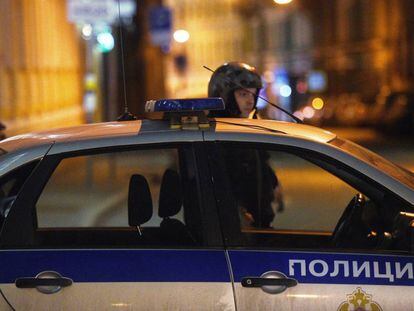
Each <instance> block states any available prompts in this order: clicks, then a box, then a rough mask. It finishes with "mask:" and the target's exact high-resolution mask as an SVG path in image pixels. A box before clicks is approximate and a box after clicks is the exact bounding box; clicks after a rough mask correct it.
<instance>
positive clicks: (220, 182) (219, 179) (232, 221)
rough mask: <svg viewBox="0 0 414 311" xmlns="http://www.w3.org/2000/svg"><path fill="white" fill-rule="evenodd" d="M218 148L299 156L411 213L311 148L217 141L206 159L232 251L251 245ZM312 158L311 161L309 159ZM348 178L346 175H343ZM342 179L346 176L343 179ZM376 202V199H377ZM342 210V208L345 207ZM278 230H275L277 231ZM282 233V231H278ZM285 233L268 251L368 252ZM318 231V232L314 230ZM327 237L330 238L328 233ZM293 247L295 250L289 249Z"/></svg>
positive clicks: (397, 199)
mask: <svg viewBox="0 0 414 311" xmlns="http://www.w3.org/2000/svg"><path fill="white" fill-rule="evenodd" d="M221 145H232V146H237V147H239V146H243V147H246V148H249V147H251V148H256V147H257V146H259V148H258V149H263V150H269V151H281V152H287V153H290V154H293V155H295V156H299V157H300V158H302V159H305V160H307V161H309V162H311V163H313V164H315V165H316V166H318V167H320V168H321V169H323V170H325V171H327V172H328V173H330V174H332V175H334V176H336V177H338V178H339V179H341V180H342V181H344V182H345V183H347V184H349V185H350V186H352V187H353V188H355V189H356V190H357V189H359V190H357V191H361V192H363V193H365V194H366V195H368V196H371V199H374V198H375V197H376V196H378V195H381V193H382V194H383V195H384V197H385V199H384V200H387V202H395V203H396V204H401V206H404V207H405V209H404V210H403V211H412V206H411V204H410V203H409V202H407V201H405V200H403V199H402V198H400V197H399V196H398V195H397V194H394V193H392V192H391V191H390V190H389V189H387V188H386V187H384V186H383V185H381V184H380V183H378V182H377V181H375V180H373V179H371V178H370V177H368V176H366V175H364V174H362V173H361V172H358V171H357V170H355V169H354V168H352V167H350V166H348V165H347V164H345V163H343V162H341V161H339V160H337V159H335V158H333V157H330V156H328V155H326V154H323V153H321V152H320V151H317V150H314V149H308V148H306V147H298V146H289V145H286V144H279V143H270V142H262V141H258V142H252V141H250V142H246V141H239V140H237V141H232V140H225V139H221V140H219V141H211V142H209V149H208V150H209V160H210V169H211V174H212V177H213V180H214V181H215V182H214V190H215V193H216V198H217V208H218V210H219V216H220V222H221V227H222V231H223V234H224V241H225V247H227V248H232V249H234V248H235V249H251V248H252V246H248V245H242V241H243V237H242V234H241V230H240V221H239V215H238V210H237V206H236V203H235V202H234V201H232V200H231V198H230V196H229V195H228V192H229V191H231V190H230V189H226V187H228V185H227V184H226V179H227V177H226V176H224V175H225V174H224V173H223V172H225V168H224V161H223V159H222V158H221V156H220V154H219V153H220V151H219V148H220V146H221ZM311 158H312V160H311ZM345 175H347V176H345ZM344 176H345V177H344ZM355 178H356V179H357V180H358V181H360V182H361V183H360V184H357V185H355V180H353V179H355ZM376 199H378V198H376ZM344 209H345V206H344ZM276 231H278V230H276ZM281 231H282V230H281ZM283 231H284V232H277V233H272V234H275V235H280V245H278V246H277V247H270V249H272V250H273V249H279V250H286V249H294V250H295V251H296V250H298V251H299V250H305V251H321V252H332V251H341V252H342V251H344V252H356V253H365V252H367V250H364V249H357V248H354V249H337V248H333V247H332V248H321V247H319V248H318V245H319V244H320V242H321V241H324V237H323V236H326V235H327V234H325V233H322V234H311V233H308V232H304V231H303V232H302V231H299V230H291V231H290V232H289V231H288V230H283ZM315 232H317V231H315ZM329 236H331V235H330V234H329ZM296 239H303V241H304V242H302V243H296V244H299V245H304V244H305V243H306V245H307V247H306V248H303V247H296V246H295V240H296ZM291 245H293V246H295V247H294V248H292V247H289V246H291ZM254 248H258V249H261V248H263V249H265V250H268V249H269V248H267V247H260V246H257V247H254ZM368 251H369V252H375V253H384V254H390V253H392V254H404V255H407V252H405V251H399V250H373V249H370V250H368ZM410 253H413V248H411V249H410Z"/></svg>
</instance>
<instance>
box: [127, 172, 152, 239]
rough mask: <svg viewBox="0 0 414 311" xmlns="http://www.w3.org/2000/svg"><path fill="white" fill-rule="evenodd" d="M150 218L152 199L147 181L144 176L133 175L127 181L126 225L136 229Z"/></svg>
mask: <svg viewBox="0 0 414 311" xmlns="http://www.w3.org/2000/svg"><path fill="white" fill-rule="evenodd" d="M151 217H152V198H151V192H150V188H149V185H148V182H147V180H146V179H145V177H144V176H142V175H139V174H134V175H132V176H131V178H130V180H129V190H128V224H129V225H130V226H131V227H137V229H138V231H139V233H140V234H141V230H140V226H141V225H142V224H144V223H146V222H147V221H148V220H150V219H151Z"/></svg>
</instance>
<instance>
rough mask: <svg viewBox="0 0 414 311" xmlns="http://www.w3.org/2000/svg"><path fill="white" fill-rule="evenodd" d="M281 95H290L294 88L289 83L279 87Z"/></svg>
mask: <svg viewBox="0 0 414 311" xmlns="http://www.w3.org/2000/svg"><path fill="white" fill-rule="evenodd" d="M279 93H280V96H282V97H289V96H290V95H291V94H292V89H291V87H290V86H289V85H287V84H285V85H282V86H281V87H280V88H279Z"/></svg>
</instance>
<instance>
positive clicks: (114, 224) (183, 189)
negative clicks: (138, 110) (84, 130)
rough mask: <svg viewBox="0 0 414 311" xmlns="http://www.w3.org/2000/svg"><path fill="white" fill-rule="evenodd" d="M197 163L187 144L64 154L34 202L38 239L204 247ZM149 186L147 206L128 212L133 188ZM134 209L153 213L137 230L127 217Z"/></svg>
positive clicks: (141, 212)
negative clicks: (199, 218)
mask: <svg viewBox="0 0 414 311" xmlns="http://www.w3.org/2000/svg"><path fill="white" fill-rule="evenodd" d="M193 165H194V162H192V159H191V152H189V151H188V149H187V148H164V149H147V150H144V149H140V150H130V151H117V152H105V153H94V154H86V155H79V156H70V157H64V158H62V159H61V160H60V161H59V163H58V165H57V166H56V168H55V169H54V171H53V173H52V174H51V176H50V178H49V180H48V181H47V183H46V185H45V187H44V189H43V191H42V193H41V194H40V196H39V198H38V200H37V203H36V218H37V219H36V221H37V234H38V235H39V237H40V238H39V239H38V240H40V241H42V242H41V243H42V244H46V245H47V244H48V243H49V244H50V243H52V244H53V243H54V241H55V240H54V239H52V238H51V236H52V235H55V236H56V234H57V235H61V241H63V243H66V242H64V241H67V243H69V244H79V243H80V244H82V243H84V244H85V245H90V246H92V245H100V244H105V243H106V244H108V243H114V244H118V245H127V246H128V245H149V246H151V245H159V246H164V245H201V244H202V242H203V241H202V234H201V231H202V227H201V225H200V224H198V223H197V224H195V223H194V222H196V221H197V219H198V216H197V215H198V213H199V205H198V195H197V190H196V187H195V185H196V184H197V180H196V175H195V174H194V168H193ZM136 179H139V180H141V181H143V182H142V183H140V184H136V183H134V182H133V180H136ZM146 185H148V192H149V199H148V200H147V201H146V202H147V204H146V206H145V207H142V205H140V206H141V207H140V206H138V207H135V206H134V207H133V210H129V209H128V204H129V202H130V201H131V197H135V198H136V197H137V195H135V194H134V193H135V192H136V193H143V192H142V189H139V188H137V187H144V186H145V187H146ZM144 190H145V189H144ZM132 192H134V193H132ZM189 193H191V196H190V195H188V194H189ZM138 199H139V198H138ZM130 204H131V203H130ZM147 205H149V206H147ZM131 211H132V213H133V214H134V215H137V217H141V216H140V215H143V214H145V215H146V216H145V217H147V219H145V220H144V221H143V222H141V223H140V224H139V228H137V227H138V226H136V225H135V224H134V225H131V223H130V221H129V219H130V217H131V215H130V213H131ZM141 218H142V217H141ZM67 232H72V234H73V236H72V237H73V238H72V239H71V238H70V237H69V235H68V233H67ZM117 237H118V238H117ZM111 241H112V242H111ZM56 243H57V242H56Z"/></svg>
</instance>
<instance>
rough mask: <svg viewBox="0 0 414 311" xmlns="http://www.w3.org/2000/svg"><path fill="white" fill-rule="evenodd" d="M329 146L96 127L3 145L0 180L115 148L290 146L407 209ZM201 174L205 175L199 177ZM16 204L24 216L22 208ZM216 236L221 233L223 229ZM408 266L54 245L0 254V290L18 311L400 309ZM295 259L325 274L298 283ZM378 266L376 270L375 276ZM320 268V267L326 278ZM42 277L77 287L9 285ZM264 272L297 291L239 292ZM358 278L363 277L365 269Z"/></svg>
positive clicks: (230, 129) (292, 130) (222, 251)
mask: <svg viewBox="0 0 414 311" xmlns="http://www.w3.org/2000/svg"><path fill="white" fill-rule="evenodd" d="M335 138H336V135H335V134H333V133H330V132H328V131H324V130H321V129H317V128H314V127H311V126H307V125H299V124H292V123H287V122H275V121H268V120H244V119H217V120H215V121H214V120H213V121H212V122H211V126H210V128H206V129H202V130H200V129H198V130H181V129H172V128H170V126H169V123H168V121H149V120H144V121H128V122H111V123H103V124H93V125H85V126H79V127H72V128H67V129H60V130H56V131H48V132H43V133H35V134H28V135H21V136H20V137H14V138H9V139H7V140H5V141H4V142H0V148H2V149H4V150H5V151H6V152H7V153H6V154H4V155H2V156H1V157H0V161H1V162H0V177H1V176H2V175H4V174H7V173H8V172H10V171H12V170H14V169H15V168H17V167H19V166H21V165H23V164H25V163H28V162H30V161H33V160H36V159H41V158H43V157H45V156H46V157H45V161H42V162H40V165H39V166H41V165H42V163H46V162H47V160H48V157H47V156H51V157H50V158H53V156H54V155H64V156H66V153H68V154H72V153H77V152H79V151H82V152H83V151H95V150H101V149H105V150H106V149H112V150H118V149H119V148H120V147H125V148H128V147H131V146H138V147H141V146H147V147H148V148H150V147H151V146H153V145H160V144H161V145H163V144H167V145H174V144H176V143H192V142H205V143H206V144H205V145H206V146H210V145H213V143H214V142H234V143H242V144H244V143H246V144H249V143H253V144H255V145H257V144H266V145H274V146H282V147H289V148H292V149H294V150H297V151H301V152H305V153H306V152H308V153H309V152H313V153H317V154H319V155H320V156H321V157H326V158H330V159H332V160H334V161H336V162H338V163H340V164H341V165H344V166H346V167H349V168H350V169H352V170H353V171H355V172H358V173H359V174H362V175H364V176H366V177H367V178H368V179H370V180H372V181H375V182H376V183H378V184H379V185H381V186H383V187H385V188H387V189H388V190H389V191H390V192H392V193H394V194H395V195H397V196H399V197H400V198H402V199H403V200H404V201H405V202H408V203H409V204H411V205H414V191H413V189H411V188H409V187H408V186H406V185H404V184H403V183H401V182H400V181H398V180H396V179H394V178H393V177H391V176H389V175H387V174H386V173H384V172H382V171H381V170H379V169H377V168H376V167H374V166H373V165H371V164H370V163H368V162H366V161H363V160H362V159H361V158H358V157H357V156H356V155H353V154H352V153H351V152H346V151H344V150H342V149H340V148H339V147H337V146H335V145H333V144H331V143H330V142H331V141H333V140H334V139H335ZM200 145H201V144H200ZM123 149H124V148H123ZM138 149H139V148H138ZM207 149H208V147H206V150H207ZM194 150H195V149H193V151H194ZM201 150H203V149H202V148H200V150H198V151H197V152H201ZM197 152H196V153H197ZM207 153H208V152H207ZM206 157H207V156H206ZM197 159H198V158H197ZM197 161H198V160H197ZM204 161H205V162H206V163H203V166H204V167H207V166H208V164H209V163H207V160H204ZM197 165H199V164H197ZM195 168H199V167H198V166H197V167H195ZM35 171H36V169H35ZM38 171H40V169H39V170H38ZM205 171H208V169H207V168H205ZM193 174H194V172H193ZM204 174H205V175H206V176H204V177H205V179H206V180H209V182H211V183H212V184H214V183H215V181H214V178H213V177H215V176H216V175H215V174H213V173H212V172H210V174H211V175H209V173H208V172H204ZM32 180H35V178H32ZM217 183H218V182H217ZM207 188H208V187H207ZM212 188H213V187H212V186H211V189H201V191H202V195H201V196H206V195H210V196H211V197H212V196H214V194H212V193H211V192H212V191H213V190H212ZM32 191H33V190H32ZM203 191H204V192H203ZM208 191H211V192H208ZM17 200H19V197H18V199H17ZM216 200H217V201H218V199H217V198H214V200H213V203H217V206H213V204H210V205H212V206H209V208H211V209H212V210H213V211H210V212H211V213H212V214H214V217H213V216H212V214H210V215H209V216H208V217H210V218H211V219H213V218H214V219H219V218H220V220H221V221H222V220H223V219H221V218H222V216H218V214H216V213H218V212H217V210H216V207H218V205H219V204H218V202H216ZM23 201H24V200H23ZM23 201H22V202H23ZM16 204H17V203H16ZM17 205H18V206H17V207H20V208H21V207H23V209H24V208H25V205H23V204H20V205H19V204H17ZM206 214H207V213H204V214H203V215H206ZM232 216H234V215H233V214H232ZM237 216H238V215H236V217H237ZM30 217H32V216H30ZM210 218H209V219H210ZM10 219H12V217H10ZM17 220H18V219H17V218H16V219H15V220H14V222H15V223H17ZM29 220H31V218H30V219H29ZM19 221H20V220H19ZM21 223H23V222H21ZM26 223H27V222H26ZM223 224H224V223H223ZM223 224H221V225H223ZM224 225H225V224H224ZM128 229H131V228H128ZM238 229H239V228H238ZM17 230H21V229H20V228H19V229H17ZM222 230H223V232H224V229H223V228H222ZM21 231H23V230H21ZM16 232H17V231H16ZM131 232H132V233H134V231H131ZM137 234H138V232H137ZM220 237H221V235H220ZM105 243H107V242H106V240H105ZM221 243H224V242H223V241H221ZM28 245H29V244H28ZM228 245H230V244H228ZM412 258H413V257H410V256H405V257H404V256H400V255H390V256H386V255H380V254H378V255H375V254H369V253H366V252H363V251H361V252H360V253H358V254H352V253H340V252H336V251H335V252H332V251H331V252H328V251H325V252H320V251H314V252H313V251H309V252H303V251H298V250H292V251H291V250H289V248H287V249H285V250H267V251H264V250H263V249H258V248H254V247H251V248H249V247H244V248H243V249H235V248H232V247H224V246H221V247H219V248H215V249H209V248H205V249H202V248H201V249H197V248H189V249H185V248H182V249H181V248H174V249H173V248H170V249H159V248H146V247H143V248H142V247H141V246H137V247H135V246H134V248H131V249H119V248H116V246H115V247H114V248H112V249H109V248H108V249H82V248H77V247H76V246H75V247H72V248H71V249H65V248H64V247H62V248H60V246H59V247H57V248H56V249H37V248H33V249H30V248H27V249H21V250H18V249H15V248H13V247H11V248H10V249H3V250H2V251H0V265H1V266H2V267H7V269H4V270H3V271H2V273H1V276H0V283H1V289H2V291H3V293H4V294H5V296H6V297H7V299H8V300H9V301H10V302H11V304H12V305H13V306H14V307H15V308H17V309H24V310H26V309H28V310H30V309H32V310H36V309H40V308H42V307H43V306H48V307H50V308H51V309H67V310H72V309H79V308H84V309H102V310H106V309H114V308H121V309H140V310H141V309H144V310H154V309H155V310H157V309H160V310H161V309H162V310H165V309H188V308H189V306H191V307H190V308H194V306H197V307H196V308H197V309H201V310H203V309H206V310H211V309H220V310H235V309H236V307H237V309H238V310H251V309H260V310H274V309H277V310H289V311H290V310H298V309H308V310H321V309H322V310H323V309H325V310H331V309H337V310H341V311H342V310H347V309H340V308H341V307H344V308H345V307H347V306H348V307H349V306H350V305H349V303H350V302H349V299H350V298H349V297H350V296H352V295H353V294H354V293H355V292H356V291H358V290H361V291H363V292H364V293H366V297H371V298H372V301H373V302H375V303H376V304H377V305H378V306H380V308H383V309H395V310H398V308H402V307H406V306H408V307H411V308H413V307H414V302H413V300H412V299H411V297H410V295H409V291H410V289H411V286H412V285H413V275H412V274H413V272H412V267H413V263H414V261H413V259H412ZM292 260H302V262H305V263H307V264H308V266H307V267H306V268H309V264H310V263H312V262H317V263H319V264H320V263H321V262H322V261H323V262H324V263H326V266H327V267H328V272H329V273H328V272H326V271H323V273H322V274H323V275H322V274H321V271H319V270H318V271H316V270H313V272H314V273H313V275H311V274H309V269H308V270H306V271H305V272H306V273H307V274H306V275H304V274H303V273H302V270H300V269H296V270H295V269H293V268H292V262H291V261H292ZM335 261H336V262H339V263H340V264H341V265H344V263H345V262H346V263H347V265H348V268H349V269H353V270H349V271H350V272H348V273H347V272H346V270H341V273H342V275H339V273H336V272H335V271H336V270H335V268H334V262H335ZM354 262H356V263H357V265H358V267H359V268H361V266H362V265H364V264H365V263H366V262H368V264H369V265H370V275H369V276H367V274H366V275H365V276H366V277H365V278H364V277H362V276H361V274H358V275H357V276H356V277H355V268H354V266H353V265H354ZM375 262H376V263H377V266H375ZM297 263H298V262H297V261H296V264H297ZM388 263H389V264H390V265H391V266H390V267H392V268H391V269H393V270H392V271H391V270H390V271H391V272H390V271H389V270H388V269H389V268H388V266H387V265H388ZM397 263H398V264H399V266H398V268H397ZM338 265H339V264H338ZM378 265H381V266H380V268H378V267H379V266H378ZM324 267H325V266H322V268H323V269H324ZM343 267H344V266H343ZM375 269H376V270H375ZM397 269H399V270H398V271H397ZM402 269H404V270H402ZM44 271H56V272H58V273H60V274H61V275H62V276H63V277H68V278H70V279H72V280H73V282H74V283H73V284H72V285H71V286H69V287H66V288H63V289H62V290H61V291H59V292H57V293H55V294H53V295H47V294H43V293H40V292H39V291H38V290H37V289H19V288H17V287H16V286H15V284H14V282H15V280H16V278H21V277H35V276H36V275H38V274H39V273H40V272H44ZM268 271H279V272H282V273H284V274H285V275H286V276H288V277H292V278H295V279H297V280H298V282H299V284H298V285H297V286H295V287H293V288H289V289H287V290H286V291H285V292H283V293H281V294H269V293H265V292H264V291H263V290H262V289H261V288H245V287H243V286H242V285H241V279H242V278H243V277H246V276H250V277H259V276H260V275H261V274H263V273H265V272H268ZM315 271H316V273H315ZM358 271H359V270H358V269H357V272H358ZM364 271H365V273H366V270H364ZM325 272H326V273H325ZM335 273H336V274H335ZM390 273H391V274H392V278H393V280H391V277H390ZM332 274H333V275H332ZM374 274H375V275H374ZM388 293H392V294H393V295H394V296H393V297H395V299H394V300H393V299H384V298H383V297H385V296H386V294H388ZM371 298H369V299H371ZM367 299H368V298H367ZM314 302H318V303H314ZM377 305H371V307H372V306H374V307H376V306H377ZM373 310H374V309H373ZM378 310H380V309H378Z"/></svg>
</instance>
